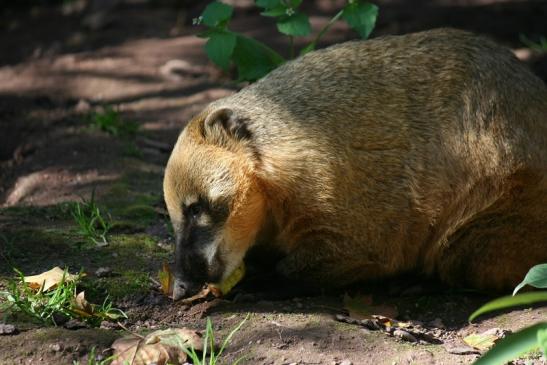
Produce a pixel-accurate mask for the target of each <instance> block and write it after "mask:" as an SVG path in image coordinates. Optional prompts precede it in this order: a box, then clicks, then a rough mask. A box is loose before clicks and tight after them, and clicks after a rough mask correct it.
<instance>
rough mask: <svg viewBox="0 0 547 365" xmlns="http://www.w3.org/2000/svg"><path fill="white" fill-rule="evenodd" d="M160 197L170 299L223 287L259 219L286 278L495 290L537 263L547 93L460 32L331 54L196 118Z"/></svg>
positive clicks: (546, 245) (512, 61)
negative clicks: (167, 227)
mask: <svg viewBox="0 0 547 365" xmlns="http://www.w3.org/2000/svg"><path fill="white" fill-rule="evenodd" d="M164 195H165V201H166V204H167V207H168V211H169V214H170V217H171V220H172V223H173V227H174V230H175V234H176V260H175V265H176V267H175V273H174V274H175V277H176V280H175V290H174V297H175V299H176V298H180V297H183V296H187V295H190V294H192V293H194V292H195V291H197V290H198V289H199V288H200V287H201V286H202V284H203V283H205V282H218V281H220V280H222V279H223V278H226V277H227V276H228V275H229V274H230V272H231V271H233V270H234V268H236V267H237V266H238V265H239V264H240V263H241V261H242V260H243V258H244V257H245V254H246V252H247V251H248V250H249V248H250V247H252V246H253V245H255V244H256V241H257V240H258V237H261V239H262V240H263V239H264V232H266V227H269V228H268V229H267V232H270V233H269V235H268V236H267V237H266V238H265V240H266V241H270V242H271V243H272V244H273V245H275V246H276V247H277V248H279V249H280V250H281V251H282V252H283V253H284V258H283V259H282V260H281V261H279V263H278V264H277V266H276V267H277V269H278V271H279V272H280V273H282V274H283V275H285V276H286V277H288V278H294V279H299V280H305V281H308V282H309V283H315V284H318V285H321V286H343V285H346V284H350V283H353V282H356V281H360V280H368V279H379V278H382V277H386V276H389V275H394V274H397V273H402V272H407V271H419V272H423V273H427V274H437V275H439V276H440V278H441V279H442V280H444V281H445V282H447V283H449V284H453V285H464V286H473V287H476V288H481V289H494V290H496V289H498V290H499V289H503V288H507V287H510V286H512V285H515V284H516V283H517V282H518V281H519V280H521V279H522V278H523V276H524V275H525V273H526V271H527V270H528V269H529V268H530V267H531V266H533V265H534V264H538V263H541V262H547V89H546V86H545V84H544V83H543V82H542V81H541V80H540V79H538V78H537V77H535V76H534V75H533V74H532V73H531V72H530V71H529V70H528V69H527V68H526V67H525V66H523V65H522V64H521V63H520V62H519V61H518V60H517V59H516V58H515V57H514V56H513V54H512V53H511V52H510V51H509V50H507V49H504V48H502V47H500V46H497V45H496V44H494V43H493V42H491V41H489V40H487V39H484V38H481V37H478V36H475V35H473V34H470V33H467V32H464V31H458V30H451V29H439V30H431V31H425V32H420V33H415V34H409V35H403V36H386V37H381V38H377V39H373V40H368V41H350V42H347V43H342V44H337V45H334V46H331V47H328V48H326V49H322V50H318V51H314V52H311V53H308V54H306V55H304V56H302V57H299V58H298V59H296V60H293V61H290V62H287V63H285V64H284V65H282V66H281V67H279V68H278V69H276V70H274V71H272V72H271V73H270V74H268V75H267V76H265V77H264V78H262V79H261V80H259V81H258V82H256V83H254V84H252V85H250V86H247V87H245V88H244V89H242V90H241V91H239V92H238V93H236V94H234V95H232V96H229V97H226V98H223V99H220V100H218V101H215V102H213V103H211V104H210V105H209V106H207V107H206V108H205V110H204V111H203V112H202V113H200V114H199V115H197V116H196V117H195V118H193V119H192V120H191V121H190V122H189V123H188V124H187V125H186V127H185V128H184V130H183V131H182V133H181V134H180V136H179V138H178V141H177V143H176V145H175V147H174V149H173V152H172V154H171V157H170V159H169V162H168V164H167V168H166V171H165V179H164ZM271 227H274V228H273V229H271Z"/></svg>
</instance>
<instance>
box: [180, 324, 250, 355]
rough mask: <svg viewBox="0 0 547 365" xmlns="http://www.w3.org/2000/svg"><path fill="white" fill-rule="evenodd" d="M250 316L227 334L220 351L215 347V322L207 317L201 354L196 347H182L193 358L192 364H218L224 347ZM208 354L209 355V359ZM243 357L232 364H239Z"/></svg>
mask: <svg viewBox="0 0 547 365" xmlns="http://www.w3.org/2000/svg"><path fill="white" fill-rule="evenodd" d="M248 318H249V315H247V316H246V317H245V318H244V319H243V321H241V322H239V324H238V325H237V326H236V327H235V328H234V329H232V331H230V333H229V334H228V336H226V338H225V339H224V341H222V345H221V346H220V349H219V350H218V351H217V350H216V349H215V333H214V331H213V324H212V322H211V319H210V318H207V325H206V328H205V337H204V339H203V349H201V356H199V355H198V354H197V352H196V349H194V348H193V347H190V349H188V348H186V347H184V346H183V347H182V349H183V351H184V352H185V353H186V354H187V355H188V357H189V358H190V359H191V360H192V364H194V365H216V364H218V361H219V358H220V357H221V356H222V353H223V352H224V349H225V348H226V346H227V345H228V344H229V343H230V340H231V339H232V337H233V336H234V335H235V334H236V333H237V332H238V331H239V330H240V329H241V326H243V324H244V323H245V321H247V319H248ZM207 355H209V358H208V359H207ZM243 359H244V357H243V356H242V357H240V358H239V359H237V360H236V361H235V362H234V363H233V364H232V365H237V364H238V363H239V362H240V361H242V360H243Z"/></svg>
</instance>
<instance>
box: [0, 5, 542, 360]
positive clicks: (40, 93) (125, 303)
mask: <svg viewBox="0 0 547 365" xmlns="http://www.w3.org/2000/svg"><path fill="white" fill-rule="evenodd" d="M27 3H30V2H29V1H27V2H26V4H27ZM77 3H78V2H77V1H76V2H65V4H66V5H65V6H64V7H62V6H60V5H55V6H45V5H43V3H40V4H41V5H39V6H35V7H32V6H22V7H19V8H18V7H15V6H6V8H5V9H1V10H0V207H1V208H0V253H1V255H0V290H2V288H3V287H5V285H6V283H7V279H8V278H11V277H13V272H12V271H11V268H10V267H11V266H15V267H17V268H19V269H20V270H21V271H22V272H24V273H25V274H27V275H31V274H36V273H40V272H42V271H44V270H47V269H50V268H52V267H54V266H61V267H65V266H68V267H70V268H71V271H73V272H76V271H78V270H80V269H83V270H84V271H85V272H86V273H88V277H87V278H86V284H85V285H86V292H88V295H89V298H90V300H92V299H94V298H96V299H97V300H99V299H100V298H103V297H104V294H105V293H106V292H108V293H109V294H110V295H111V297H112V298H113V299H114V302H115V305H116V306H117V307H119V308H121V309H123V310H125V311H126V312H127V314H128V316H129V319H128V320H127V321H125V322H124V323H123V324H124V326H125V327H126V328H127V329H129V330H131V331H136V332H147V331H150V330H153V329H158V328H166V327H190V328H195V329H200V330H202V329H204V327H205V320H206V318H207V317H210V318H211V320H212V322H213V325H214V328H215V330H217V331H218V333H219V337H222V336H223V335H226V334H227V333H228V332H229V331H230V329H232V328H234V327H235V326H236V325H237V324H238V323H239V322H240V321H241V320H242V319H243V318H245V317H246V316H247V314H249V318H248V320H247V322H246V323H245V324H244V325H243V327H242V329H241V330H240V331H239V332H238V333H237V334H236V335H235V337H234V340H233V341H232V343H231V345H230V346H229V347H228V349H227V352H226V355H225V356H223V358H222V359H223V360H222V363H223V364H224V363H226V364H229V363H231V362H232V361H235V360H236V359H238V358H240V357H241V356H245V360H244V361H243V363H248V364H346V365H347V364H349V363H350V362H351V363H353V364H468V363H471V362H472V361H473V360H474V359H476V358H477V357H478V356H479V355H478V353H477V352H473V351H469V350H470V349H469V348H465V344H464V343H463V341H462V338H463V337H465V336H466V335H468V334H471V333H474V332H482V331H486V330H490V329H493V328H500V329H505V330H516V329H519V328H522V327H524V326H526V325H529V324H531V323H533V322H535V321H538V320H540V319H545V318H547V308H545V307H535V308H523V309H519V310H515V311H512V312H507V313H504V314H499V315H497V316H490V317H486V318H485V319H483V320H481V321H478V322H477V323H476V324H469V323H468V322H467V317H468V316H469V314H470V313H471V312H473V310H474V309H476V308H477V307H478V306H480V305H481V304H482V303H484V302H486V301H487V300H489V299H491V298H492V297H491V296H488V295H486V294H483V293H476V292H470V291H461V290H460V291H455V290H450V289H449V288H444V287H442V286H440V285H438V284H437V283H434V282H428V281H425V280H424V279H422V278H414V277H404V278H395V279H393V280H390V281H387V282H383V283H380V284H376V285H373V284H371V285H364V286H361V287H359V288H354V289H351V290H350V293H351V294H352V295H353V294H355V293H357V292H360V293H364V294H371V295H372V296H373V298H374V301H375V303H377V304H385V305H389V306H396V307H397V309H398V313H399V315H398V316H399V317H398V318H399V319H401V320H404V321H408V322H411V323H415V324H421V325H423V326H425V327H426V328H428V331H430V333H432V334H434V336H435V338H436V339H437V340H438V341H436V342H437V343H428V342H424V341H422V342H408V341H404V340H402V339H400V338H398V337H397V336H393V335H390V334H388V333H385V332H384V331H374V330H370V329H367V328H365V327H363V326H361V325H359V324H355V323H347V322H348V321H347V320H346V319H347V318H346V317H344V315H346V314H347V313H346V309H344V305H343V295H344V293H323V294H322V295H308V294H307V293H306V291H305V290H303V289H302V288H300V289H299V288H285V287H284V286H283V285H281V281H279V280H278V279H275V278H273V279H272V278H267V277H265V278H257V279H255V280H253V277H252V273H251V274H250V275H248V279H247V280H246V281H245V282H243V283H242V284H241V285H240V286H239V288H236V289H235V290H234V291H233V292H232V293H231V294H230V295H229V296H228V297H226V298H224V299H216V300H213V301H211V302H205V303H198V304H196V305H193V306H188V305H182V304H180V303H173V302H171V301H170V300H168V299H166V298H165V297H163V296H162V295H161V294H159V293H158V292H157V291H155V290H153V288H152V286H153V285H152V284H151V281H150V277H152V278H155V277H156V276H157V272H158V270H159V268H160V266H161V264H162V262H163V261H166V260H170V259H171V256H172V247H171V243H172V238H171V235H170V233H169V227H168V217H166V215H165V210H164V206H163V201H162V174H163V167H164V164H165V162H166V160H167V158H168V156H169V152H170V149H171V146H172V145H173V143H174V141H175V140H176V137H177V134H178V132H179V131H180V130H181V128H182V127H183V126H184V123H185V122H186V121H187V120H189V118H190V117H191V116H193V115H194V114H196V113H197V112H199V111H200V110H201V109H202V108H203V107H204V106H205V105H206V104H207V103H209V102H211V101H213V100H215V99H218V98H220V97H223V96H226V95H229V94H231V93H233V92H234V91H236V90H237V89H238V88H239V87H241V86H242V85H237V84H235V83H234V82H233V81H230V80H231V78H230V76H229V75H225V74H222V73H221V72H219V71H218V70H217V69H216V68H215V67H213V66H212V65H211V64H210V63H209V62H208V60H207V58H206V56H205V54H204V52H203V48H202V45H203V40H202V39H200V38H197V37H196V36H195V34H196V32H197V30H196V29H195V28H194V27H192V25H191V24H192V18H193V17H196V16H197V15H199V13H200V11H201V10H202V9H203V7H204V5H205V4H206V3H207V2H184V1H180V2H179V3H176V4H170V3H167V2H161V1H155V2H150V3H149V2H146V1H118V2H117V3H118V4H117V5H116V6H114V7H112V8H108V9H106V10H104V12H102V13H101V14H102V15H101V16H99V17H90V12H89V11H87V10H86V11H79V10H78V9H77V7H76V6H73V7H72V8H71V7H70V4H77ZM190 3H191V4H192V5H189V4H190ZM232 3H235V4H236V5H237V10H236V15H235V18H234V20H233V22H232V27H233V29H236V30H239V31H244V32H245V33H247V34H249V35H252V36H255V37H257V38H259V39H260V40H263V41H267V42H268V43H270V44H273V46H274V47H275V48H276V49H279V50H280V51H283V50H284V48H283V45H284V44H285V40H284V39H283V38H282V37H281V36H279V35H277V34H276V33H275V26H274V25H273V23H271V22H270V21H269V20H264V19H261V18H260V17H259V16H258V14H257V12H256V11H255V10H253V8H251V7H250V6H249V5H250V4H252V1H245V0H240V1H233V2H232ZM305 3H306V4H305V7H306V8H307V10H309V11H310V13H312V15H313V16H312V25H313V28H314V29H318V28H319V27H320V26H321V25H323V24H325V22H326V21H328V15H332V14H334V13H335V9H337V8H339V7H340V4H342V3H343V1H327V0H322V1H313V2H312V1H309V2H305ZM409 3H410V2H407V1H395V0H385V1H378V2H377V4H378V5H379V6H380V14H381V15H380V17H379V20H378V25H377V29H376V30H375V31H374V33H373V36H379V35H383V34H401V33H407V32H411V31H417V30H423V29H429V28H435V27H439V26H453V27H458V28H462V29H469V30H473V31H476V32H479V33H482V34H485V35H488V36H490V37H492V38H494V39H495V40H497V41H498V42H500V43H502V44H505V45H507V46H508V47H511V48H512V49H515V50H516V52H517V55H518V56H519V57H521V58H522V59H523V60H524V61H525V62H527V63H528V64H529V65H530V67H531V68H532V69H533V70H534V71H535V72H536V73H537V74H538V75H539V76H540V77H541V78H542V79H543V80H547V57H546V56H545V55H540V54H537V53H534V52H532V51H531V50H529V49H526V48H525V46H524V45H523V44H522V43H521V42H520V41H519V34H525V35H528V36H532V37H533V36H538V35H547V22H546V21H545V19H547V2H545V1H507V0H481V1H472V0H438V1H412V5H409ZM354 37H355V34H353V33H352V32H351V31H349V30H348V29H347V28H346V27H345V26H343V25H342V24H337V25H335V26H334V27H333V29H332V32H330V33H329V35H328V36H327V37H326V38H325V40H324V44H323V45H326V44H330V43H334V42H339V41H343V40H347V39H351V38H354ZM106 105H111V106H114V107H115V108H117V109H118V110H119V111H120V113H121V115H122V116H123V118H124V119H125V120H130V121H134V122H136V123H138V124H139V127H140V129H139V131H138V132H137V135H136V136H135V137H130V138H121V137H115V136H112V135H109V134H107V133H104V132H101V131H98V130H94V129H91V128H90V127H89V123H88V121H89V115H90V114H92V113H93V112H96V111H99V110H101V109H102V108H104V106H106ZM93 190H95V192H96V196H97V201H98V203H99V205H100V206H102V207H103V208H104V209H106V210H108V212H109V213H110V215H111V216H112V219H113V220H114V222H115V226H114V228H113V230H112V232H111V234H110V235H109V243H110V244H109V245H108V246H106V247H102V248H98V247H95V246H94V245H91V244H89V243H86V242H85V241H84V240H83V239H82V237H81V236H80V235H79V234H78V232H77V229H76V226H75V224H74V221H73V218H72V216H71V214H70V209H69V206H68V205H67V204H66V203H67V202H71V201H78V200H80V199H81V197H85V198H89V197H90V195H91V192H92V191H93ZM105 267H106V268H110V269H111V272H112V275H110V276H108V277H98V276H97V275H95V274H94V273H95V272H96V271H97V269H99V268H105ZM507 269H508V270H510V268H507ZM251 271H252V267H251ZM337 315H338V317H337ZM3 321H6V318H4V316H3V315H2V314H1V313H0V323H2V322H3ZM7 321H8V323H14V324H15V325H16V327H17V329H18V333H17V334H13V335H4V336H3V335H0V364H2V365H4V364H5V365H7V364H10V365H11V364H71V363H72V361H73V360H80V361H82V362H83V363H86V361H87V355H88V354H89V351H90V350H91V348H92V347H96V348H97V349H98V350H99V353H100V352H101V351H103V350H104V349H106V348H108V347H109V345H110V344H111V343H112V341H113V340H114V339H115V338H117V337H120V336H123V335H125V334H126V332H125V330H122V329H120V328H116V327H114V328H112V327H109V326H103V327H104V328H100V329H91V328H77V329H74V328H71V329H69V328H66V327H67V326H59V327H44V326H42V325H36V324H32V323H30V322H25V321H20V320H17V321H15V322H13V319H10V318H9V317H7ZM10 321H11V322H10ZM349 322H351V321H349ZM68 327H70V326H68ZM536 355H537V354H536ZM536 355H532V356H531V357H528V358H526V359H523V360H518V361H517V362H516V363H522V364H524V363H527V364H545V359H541V358H540V357H538V356H536Z"/></svg>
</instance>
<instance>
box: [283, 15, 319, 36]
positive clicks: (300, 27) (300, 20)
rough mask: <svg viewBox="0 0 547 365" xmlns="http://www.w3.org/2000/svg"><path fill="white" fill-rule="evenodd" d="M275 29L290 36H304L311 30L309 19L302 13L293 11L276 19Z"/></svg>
mask: <svg viewBox="0 0 547 365" xmlns="http://www.w3.org/2000/svg"><path fill="white" fill-rule="evenodd" d="M277 30H279V32H281V33H283V34H287V35H292V36H306V35H308V34H310V32H311V25H310V19H309V18H308V16H307V15H305V14H303V13H298V12H297V13H294V14H293V15H291V16H287V17H284V18H282V19H280V20H278V21H277Z"/></svg>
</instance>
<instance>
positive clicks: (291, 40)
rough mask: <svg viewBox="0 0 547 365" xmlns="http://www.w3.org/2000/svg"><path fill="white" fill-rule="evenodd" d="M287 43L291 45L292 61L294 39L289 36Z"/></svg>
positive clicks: (292, 56) (291, 57)
mask: <svg viewBox="0 0 547 365" xmlns="http://www.w3.org/2000/svg"><path fill="white" fill-rule="evenodd" d="M289 42H290V45H291V56H290V59H291V60H292V59H293V58H294V37H293V36H292V35H290V36H289Z"/></svg>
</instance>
